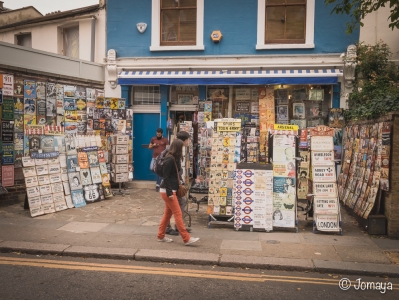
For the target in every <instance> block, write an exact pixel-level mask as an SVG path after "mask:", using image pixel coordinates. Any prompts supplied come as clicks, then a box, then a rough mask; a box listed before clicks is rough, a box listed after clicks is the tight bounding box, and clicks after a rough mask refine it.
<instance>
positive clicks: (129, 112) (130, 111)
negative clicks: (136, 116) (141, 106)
mask: <svg viewBox="0 0 399 300" xmlns="http://www.w3.org/2000/svg"><path fill="white" fill-rule="evenodd" d="M132 119H133V109H131V108H128V109H126V120H132Z"/></svg>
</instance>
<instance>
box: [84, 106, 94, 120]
mask: <svg viewBox="0 0 399 300" xmlns="http://www.w3.org/2000/svg"><path fill="white" fill-rule="evenodd" d="M94 110H95V107H94V103H93V102H87V109H86V113H87V118H88V119H93V118H94Z"/></svg>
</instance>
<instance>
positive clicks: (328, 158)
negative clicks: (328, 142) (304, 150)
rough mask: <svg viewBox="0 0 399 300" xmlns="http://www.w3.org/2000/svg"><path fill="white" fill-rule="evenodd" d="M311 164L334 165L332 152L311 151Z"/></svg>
mask: <svg viewBox="0 0 399 300" xmlns="http://www.w3.org/2000/svg"><path fill="white" fill-rule="evenodd" d="M312 138H314V137H312ZM312 164H314V165H318V166H327V165H328V166H334V152H333V151H312Z"/></svg>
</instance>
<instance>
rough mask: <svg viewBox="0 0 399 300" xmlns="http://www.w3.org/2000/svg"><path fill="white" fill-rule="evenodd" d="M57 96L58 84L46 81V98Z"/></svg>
mask: <svg viewBox="0 0 399 300" xmlns="http://www.w3.org/2000/svg"><path fill="white" fill-rule="evenodd" d="M56 97H57V88H56V84H55V83H52V82H47V83H46V98H47V99H56Z"/></svg>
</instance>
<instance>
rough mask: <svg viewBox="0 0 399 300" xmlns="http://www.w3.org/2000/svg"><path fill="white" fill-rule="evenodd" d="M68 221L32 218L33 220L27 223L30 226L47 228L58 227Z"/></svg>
mask: <svg viewBox="0 0 399 300" xmlns="http://www.w3.org/2000/svg"><path fill="white" fill-rule="evenodd" d="M68 223H69V222H66V221H61V220H54V219H52V220H36V219H35V220H34V222H32V223H30V224H29V227H30V228H47V229H58V228H60V227H62V226H65V225H66V224H68Z"/></svg>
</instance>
